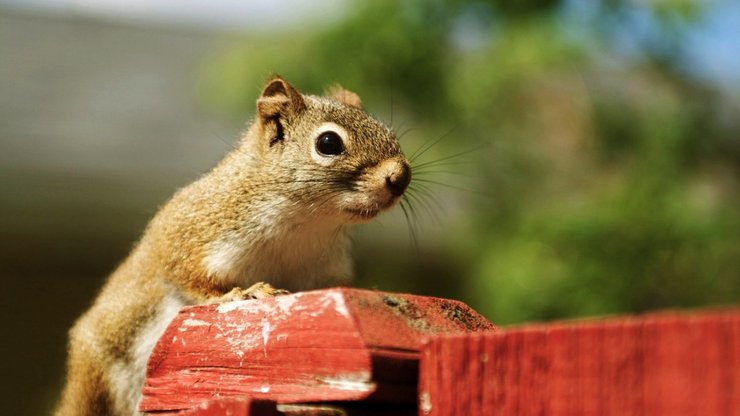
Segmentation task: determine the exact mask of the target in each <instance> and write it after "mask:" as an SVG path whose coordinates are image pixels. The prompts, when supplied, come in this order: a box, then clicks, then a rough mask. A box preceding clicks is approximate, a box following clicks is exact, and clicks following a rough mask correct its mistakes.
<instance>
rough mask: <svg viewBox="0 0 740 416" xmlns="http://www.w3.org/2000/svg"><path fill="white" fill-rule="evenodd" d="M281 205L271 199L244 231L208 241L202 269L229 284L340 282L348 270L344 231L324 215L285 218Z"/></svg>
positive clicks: (305, 286) (286, 285)
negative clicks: (314, 218)
mask: <svg viewBox="0 0 740 416" xmlns="http://www.w3.org/2000/svg"><path fill="white" fill-rule="evenodd" d="M276 205H278V206H276ZM281 208H283V209H284V207H280V206H279V204H275V205H273V207H272V209H271V210H267V211H266V212H269V214H265V215H261V216H257V217H258V218H259V221H258V222H257V223H256V224H249V225H248V226H245V231H242V232H234V233H231V234H228V235H225V236H222V237H221V238H220V239H219V240H217V241H215V242H213V243H212V244H210V245H209V247H208V248H207V252H206V256H205V258H204V260H203V266H204V267H205V269H206V271H207V272H208V274H209V275H210V276H211V277H212V278H214V279H216V280H219V281H222V282H224V283H227V284H231V285H236V286H241V287H248V286H249V285H251V284H253V283H257V282H260V281H264V282H268V283H270V284H272V285H273V286H275V287H279V288H283V289H288V290H292V291H297V290H306V289H314V288H320V287H326V286H330V285H336V284H346V283H347V282H348V280H349V278H350V277H351V274H352V264H351V259H350V253H349V251H350V241H349V237H348V235H347V233H346V231H345V230H344V229H342V228H341V227H340V226H339V225H338V224H337V223H332V222H329V221H327V222H321V223H298V224H296V223H292V222H290V221H286V220H285V218H286V217H287V216H283V215H280V212H281Z"/></svg>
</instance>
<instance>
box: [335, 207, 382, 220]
mask: <svg viewBox="0 0 740 416" xmlns="http://www.w3.org/2000/svg"><path fill="white" fill-rule="evenodd" d="M344 212H347V213H349V214H351V215H352V216H353V217H357V218H359V219H361V220H369V219H372V218H374V217H375V216H376V215H378V213H379V212H380V210H379V209H370V208H363V209H345V210H344Z"/></svg>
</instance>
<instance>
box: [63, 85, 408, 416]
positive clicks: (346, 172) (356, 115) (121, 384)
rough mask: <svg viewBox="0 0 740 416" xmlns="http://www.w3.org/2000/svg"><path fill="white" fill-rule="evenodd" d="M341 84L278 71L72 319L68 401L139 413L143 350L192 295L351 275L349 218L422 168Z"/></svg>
mask: <svg viewBox="0 0 740 416" xmlns="http://www.w3.org/2000/svg"><path fill="white" fill-rule="evenodd" d="M332 97H333V98H322V97H314V96H304V95H301V94H300V93H299V92H298V91H296V90H295V89H294V88H293V87H292V86H291V85H290V84H288V83H287V82H285V81H284V80H282V79H281V78H279V77H275V78H273V79H271V80H269V81H268V83H267V85H266V86H265V88H264V90H263V93H262V95H261V96H260V98H259V99H258V100H257V118H256V120H255V121H254V123H253V124H252V125H251V126H250V127H249V129H248V130H247V132H246V133H245V135H244V137H243V139H242V141H241V143H240V145H239V147H238V148H237V149H235V150H234V151H232V152H230V153H229V154H228V155H226V157H225V158H224V159H223V160H222V161H221V162H220V163H219V164H218V165H217V166H216V167H215V168H214V169H213V170H212V171H211V172H209V173H208V174H206V175H204V176H203V177H201V178H200V179H199V180H197V181H196V182H194V183H192V184H191V185H189V186H187V187H185V188H183V189H181V190H180V191H178V192H177V193H176V194H175V195H174V197H173V198H172V199H171V200H170V201H169V202H167V203H166V204H165V205H164V206H163V207H162V208H161V209H160V211H159V212H158V213H157V214H156V216H155V217H154V218H153V219H152V221H151V222H150V223H149V225H148V226H147V228H146V231H145V233H144V235H143V237H142V239H141V240H140V242H139V243H138V244H137V246H136V247H135V248H134V249H133V251H132V252H131V254H130V255H129V257H128V258H127V259H126V260H125V261H124V262H123V263H122V264H121V265H120V266H119V267H118V269H117V270H116V271H115V272H114V273H113V274H112V275H111V276H110V278H109V279H108V282H107V283H106V284H105V286H104V287H103V288H102V290H101V292H100V294H99V295H98V298H97V299H96V301H95V303H94V304H93V306H92V307H91V308H90V309H89V310H88V311H87V312H86V313H85V314H84V315H83V316H82V317H81V318H80V319H79V320H78V321H77V323H76V324H75V326H74V327H73V329H72V330H71V331H70V343H69V359H68V367H67V383H66V385H65V389H64V391H63V394H62V399H61V401H60V403H59V406H58V408H57V412H56V414H57V415H62V416H66V415H108V414H111V415H113V414H131V413H135V412H136V405H137V401H138V394H139V391H140V387H141V385H140V382H141V380H143V373H142V369H141V367H142V363H145V360H146V358H147V357H148V353H149V352H150V347H151V345H153V344H152V343H153V342H154V339H156V337H158V335H159V334H160V333H161V330H162V328H163V325H166V323H167V322H168V320H169V318H171V315H172V313H173V311H174V310H176V309H177V308H179V307H180V306H181V305H187V304H196V303H204V302H213V301H218V300H219V299H221V300H225V299H231V298H232V297H229V295H226V294H227V293H228V292H229V291H230V290H231V289H232V288H234V287H248V286H249V285H251V284H253V283H256V282H259V281H266V282H268V283H271V284H273V285H275V286H278V287H284V288H285V289H288V290H292V291H295V290H305V289H313V288H320V287H325V286H330V285H337V284H346V283H347V282H348V281H349V279H350V278H351V274H352V270H351V261H350V258H349V239H348V236H347V230H348V228H349V227H350V226H351V225H352V224H355V223H359V222H365V221H367V220H369V219H370V218H371V217H372V216H374V215H375V213H377V212H378V211H381V210H384V209H387V208H389V207H390V206H392V205H394V204H395V203H396V202H397V201H398V195H395V196H394V195H391V193H389V192H390V191H389V188H388V184H387V183H388V182H387V181H388V180H389V179H388V178H394V179H393V180H394V181H396V179H395V178H397V177H399V176H404V175H405V176H406V179H409V178H410V170H409V168H408V163H407V162H406V159H405V158H404V156H403V154H402V153H401V151H400V149H399V146H398V142H397V140H396V138H395V136H394V135H393V133H392V132H391V131H390V130H388V129H387V128H386V127H384V126H383V125H382V124H381V123H379V122H377V121H376V120H374V119H372V118H371V117H370V116H368V114H367V113H365V112H364V111H363V110H362V109H360V107H359V106H360V100H359V97H357V95H356V94H354V93H351V92H349V91H345V90H341V89H336V88H335V89H334V92H333V93H332ZM326 123H333V124H326ZM320 126H328V128H329V129H330V130H341V131H337V133H342V134H344V137H342V138H343V139H344V147H345V152H344V153H343V154H342V155H340V156H336V157H327V156H326V155H322V154H320V153H317V151H316V150H315V146H316V140H317V135H320V134H321V133H322V132H323V131H325V130H326V127H323V128H322V129H321V130H317V129H319V127H320ZM342 134H340V136H342ZM402 182H403V181H400V182H398V181H397V183H401V184H402V185H403V188H405V183H402ZM406 182H407V180H406ZM394 183H396V182H394ZM233 293H235V292H231V294H233ZM238 293H241V292H238Z"/></svg>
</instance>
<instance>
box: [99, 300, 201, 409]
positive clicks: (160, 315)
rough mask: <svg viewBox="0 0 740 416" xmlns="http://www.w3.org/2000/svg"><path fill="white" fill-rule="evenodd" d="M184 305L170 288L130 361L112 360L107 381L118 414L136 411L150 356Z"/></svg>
mask: <svg viewBox="0 0 740 416" xmlns="http://www.w3.org/2000/svg"><path fill="white" fill-rule="evenodd" d="M186 305H187V303H186V302H185V300H184V299H182V297H180V296H178V295H177V293H176V292H175V290H174V289H172V290H171V291H170V292H169V293H168V294H167V295H166V296H165V297H164V298H163V299H162V301H161V302H160V304H159V306H158V307H157V310H156V312H155V314H154V316H153V317H152V318H151V320H150V321H149V322H147V323H146V325H144V326H143V327H142V328H141V330H140V331H139V334H138V335H137V336H136V338H135V339H134V341H133V343H132V346H131V350H130V359H129V361H122V360H121V361H115V362H114V363H113V364H112V366H111V371H110V380H109V382H110V385H111V390H112V392H113V396H114V397H113V399H114V401H115V407H116V410H117V413H119V414H139V413H138V412H137V411H136V409H137V408H138V406H139V402H140V401H141V388H142V387H143V385H144V378H145V376H146V366H147V362H148V361H149V356H150V355H151V353H152V350H153V349H154V345H155V344H156V343H157V340H159V338H160V337H161V336H162V334H163V333H164V331H165V329H167V326H168V325H169V323H170V322H171V321H172V319H173V318H174V317H175V315H177V313H178V312H179V311H180V309H182V308H183V307H184V306H186Z"/></svg>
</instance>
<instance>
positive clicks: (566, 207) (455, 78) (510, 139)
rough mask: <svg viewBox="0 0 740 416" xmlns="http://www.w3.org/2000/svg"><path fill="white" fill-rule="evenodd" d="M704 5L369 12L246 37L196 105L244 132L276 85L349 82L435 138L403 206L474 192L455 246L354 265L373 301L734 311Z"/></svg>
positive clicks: (309, 87)
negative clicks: (702, 76) (262, 94)
mask: <svg viewBox="0 0 740 416" xmlns="http://www.w3.org/2000/svg"><path fill="white" fill-rule="evenodd" d="M703 7H704V3H703V2H698V1H691V0H661V1H653V2H640V3H635V2H624V1H618V0H610V1H601V2H588V1H558V0H529V1H517V2H511V1H470V0H450V1H443V0H423V1H422V0H412V1H403V2H399V1H393V0H381V1H372V2H360V1H358V2H355V3H351V7H349V9H348V10H347V11H346V13H345V14H343V15H342V17H341V18H340V19H338V20H336V21H331V22H330V23H327V24H325V25H319V26H316V27H311V28H301V29H300V30H298V29H296V30H287V31H282V29H281V28H277V27H276V28H272V30H270V31H269V33H257V34H251V35H250V36H249V37H248V38H247V39H235V40H234V42H233V43H232V46H230V47H229V48H227V49H225V50H222V51H220V52H219V53H218V54H216V56H215V59H214V60H213V61H212V62H211V63H210V65H209V66H208V67H207V68H206V73H205V77H204V79H203V83H202V91H203V92H204V93H205V97H206V99H207V100H208V102H210V103H211V104H212V105H214V106H220V108H221V109H222V110H225V111H227V112H229V113H230V114H233V115H234V116H235V117H243V114H250V113H251V111H252V110H251V109H252V108H253V100H254V97H255V96H256V94H257V93H258V88H259V86H260V85H261V83H262V81H263V80H264V79H265V78H266V77H267V75H268V74H269V73H271V72H273V71H274V72H278V73H280V74H281V75H283V76H285V77H286V78H287V79H289V80H290V81H291V82H293V83H294V84H295V85H297V86H298V87H299V88H300V89H302V90H304V91H312V92H320V91H322V90H323V89H324V88H325V87H326V86H328V85H330V84H332V83H334V82H341V83H342V84H343V85H345V86H346V87H348V88H350V89H352V90H355V91H356V92H358V93H359V94H360V96H361V97H363V99H364V101H365V103H366V108H368V109H370V110H374V111H375V112H380V113H382V114H381V115H382V116H383V117H384V118H385V119H386V120H387V121H389V122H390V120H393V122H392V124H394V126H393V127H396V128H397V129H398V130H399V133H400V132H402V131H403V130H404V129H405V128H409V127H411V128H412V130H411V131H410V132H409V133H408V134H406V135H404V137H403V141H402V143H403V145H404V146H405V148H406V149H407V153H412V152H413V150H414V149H416V148H419V147H421V146H424V144H425V143H433V142H434V141H435V140H437V139H438V138H441V140H439V143H438V144H437V145H435V146H433V147H432V148H431V149H430V150H429V151H428V152H426V153H425V154H424V157H422V158H420V159H422V160H419V161H415V162H414V164H415V165H416V167H417V168H416V170H415V178H417V179H416V181H417V184H418V186H417V189H415V190H414V191H416V193H417V195H413V197H414V199H412V200H411V202H413V203H414V205H416V208H417V209H418V211H423V210H424V208H425V206H426V205H435V204H439V205H443V206H445V205H447V204H448V203H449V201H450V197H449V196H448V195H449V193H448V192H447V191H446V190H445V189H446V188H445V187H444V186H441V185H438V184H437V182H444V183H447V184H453V185H455V187H461V188H474V189H475V190H476V192H467V193H466V192H460V193H455V194H454V198H457V199H459V200H462V201H463V202H462V208H461V209H456V210H455V212H454V214H451V213H448V212H447V210H446V209H444V207H443V209H442V210H439V211H440V212H439V213H438V215H441V216H443V219H442V221H441V223H442V224H447V225H444V226H446V227H449V229H445V230H444V231H443V232H442V233H441V234H440V235H443V236H445V237H444V238H441V239H439V238H438V239H437V241H436V242H433V243H430V242H428V241H426V240H425V238H426V237H425V236H424V232H423V230H421V231H419V238H420V240H422V242H423V244H421V245H420V248H419V253H418V257H417V258H416V259H414V260H411V261H410V262H409V261H408V258H409V257H414V254H413V249H409V248H408V247H407V248H406V249H400V250H396V251H399V252H400V253H406V254H397V255H395V256H394V255H391V254H385V255H384V260H383V261H377V258H374V256H377V255H378V253H379V252H377V251H375V250H374V249H373V248H372V247H368V246H366V247H364V248H363V249H362V250H360V252H359V253H358V257H359V260H360V277H361V279H362V280H361V283H362V284H363V285H370V286H372V285H378V286H379V287H381V288H382V289H386V290H411V291H416V292H419V293H430V294H437V295H442V296H448V297H459V298H461V299H463V300H465V301H467V302H468V303H470V304H471V305H472V306H473V307H475V308H476V309H478V310H479V311H481V312H483V313H484V314H486V315H487V316H489V317H490V318H491V319H492V320H494V321H495V322H497V323H502V324H506V323H513V322H520V321H524V320H543V319H555V318H566V317H576V316H583V315H594V314H610V313H623V312H635V311H644V310H648V309H654V308H667V307H692V306H699V305H714V304H728V303H736V302H738V300H740V268H739V267H738V259H740V212H739V207H740V185H739V182H738V169H739V167H740V140H739V138H740V120H738V119H737V117H734V118H733V117H727V116H726V115H727V113H728V112H730V113H732V111H736V109H737V102H732V100H729V99H728V98H727V96H726V95H724V94H723V93H722V91H721V89H720V88H719V87H718V86H717V85H716V84H707V83H701V82H700V81H698V80H696V79H695V78H692V76H691V75H690V71H688V70H687V69H686V60H687V59H688V58H687V55H686V52H685V50H684V47H683V42H682V40H683V39H684V37H685V35H686V33H687V32H688V31H690V30H693V29H694V28H695V27H696V25H698V24H699V22H700V20H701V16H702V12H703ZM636 21H637V22H642V23H641V25H642V26H639V27H637V26H635V22H636ZM645 22H646V23H645ZM625 44H627V45H628V46H629V47H625ZM733 108H734V110H733ZM398 121H403V122H401V123H399V122H398ZM445 132H449V133H445ZM470 150H473V151H472V152H468V151H470ZM466 152H467V153H466ZM460 153H463V154H462V155H460V156H459V157H452V158H448V156H454V155H457V154H460ZM435 160H437V162H436V163H435V162H434V161H435ZM425 161H426V162H428V161H432V163H431V164H426V165H422V164H423V163H425ZM458 162H461V163H458ZM450 171H452V174H449V172H450ZM429 188H433V189H432V191H433V193H434V194H435V195H436V196H433V195H430V194H429V193H428V192H429V191H430V189H429ZM435 198H436V199H435ZM446 215H455V216H458V217H460V218H461V219H462V220H460V221H446V220H448V218H444V216H446ZM419 221H420V222H427V221H422V220H419ZM423 225H426V226H427V227H434V222H427V223H426V224H423ZM421 228H422V229H423V228H424V226H421ZM372 260H375V261H372ZM401 282H402V283H401Z"/></svg>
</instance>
